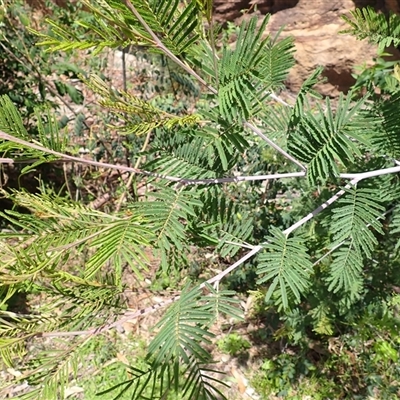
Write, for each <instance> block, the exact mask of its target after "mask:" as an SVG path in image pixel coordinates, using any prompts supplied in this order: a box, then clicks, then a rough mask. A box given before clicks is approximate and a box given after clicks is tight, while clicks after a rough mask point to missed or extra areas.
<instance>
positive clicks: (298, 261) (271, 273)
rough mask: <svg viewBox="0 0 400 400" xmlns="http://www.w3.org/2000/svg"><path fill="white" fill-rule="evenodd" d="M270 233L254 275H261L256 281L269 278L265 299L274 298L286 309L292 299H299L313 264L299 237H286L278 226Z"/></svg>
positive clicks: (307, 283)
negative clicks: (269, 283) (269, 282)
mask: <svg viewBox="0 0 400 400" xmlns="http://www.w3.org/2000/svg"><path fill="white" fill-rule="evenodd" d="M271 233H272V236H271V237H269V238H268V239H267V240H268V242H269V243H268V244H267V245H266V251H265V252H264V253H263V254H261V255H260V257H259V261H260V264H259V267H258V269H257V274H259V275H263V276H262V277H261V278H260V279H259V281H258V283H263V282H266V281H270V280H272V283H271V285H270V286H269V288H268V291H267V294H266V301H268V300H269V299H270V298H271V297H275V299H276V302H277V304H278V305H279V306H280V307H283V308H286V309H287V308H288V307H289V305H290V303H291V302H293V301H294V302H297V303H298V302H300V300H301V295H302V294H304V293H305V292H306V291H307V288H308V285H309V276H310V274H311V273H312V264H311V262H310V260H309V257H308V256H307V247H306V246H305V244H304V242H302V240H301V239H300V238H299V237H292V238H288V237H286V236H285V235H284V234H282V232H281V231H280V230H278V229H271Z"/></svg>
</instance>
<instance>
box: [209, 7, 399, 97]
mask: <svg viewBox="0 0 400 400" xmlns="http://www.w3.org/2000/svg"><path fill="white" fill-rule="evenodd" d="M399 3H400V0H312V1H310V0H264V1H263V0H250V1H247V2H246V1H244V0H231V1H229V0H225V1H224V2H222V1H220V0H215V2H214V5H215V15H216V19H217V20H218V21H220V22H222V21H226V20H228V19H238V20H240V19H242V18H248V15H250V13H251V12H252V10H254V6H255V5H257V10H258V11H257V13H258V14H265V13H272V14H273V15H272V17H271V20H270V22H269V25H268V27H267V30H268V32H266V33H269V34H271V35H274V34H276V32H277V31H278V30H279V29H280V28H281V27H282V26H285V28H284V30H283V32H282V37H285V36H287V35H291V36H293V37H294V38H295V46H296V53H295V58H296V66H295V67H294V68H293V69H292V70H291V72H290V74H289V78H288V81H287V86H288V88H289V89H291V90H293V91H294V92H296V91H297V90H298V89H299V88H300V86H301V84H302V83H303V82H304V80H305V79H306V78H307V77H308V76H309V75H310V73H311V72H312V71H314V70H315V68H316V67H317V66H318V65H322V66H323V67H324V72H323V75H324V76H325V77H326V83H324V84H320V85H319V87H318V90H319V91H320V93H321V94H323V95H327V96H330V97H335V96H337V95H338V94H339V92H346V91H347V90H348V89H349V87H350V86H351V85H352V84H353V83H354V82H355V79H354V78H353V76H352V74H353V73H354V67H355V66H357V65H361V64H364V63H366V64H367V65H368V64H372V62H373V58H374V57H375V56H376V46H373V45H370V44H368V42H367V41H359V40H356V39H355V38H354V37H353V36H351V35H343V34H339V31H341V30H343V29H346V27H347V24H346V23H345V22H344V21H343V19H342V18H341V16H342V15H348V14H349V11H350V10H354V9H355V8H356V7H365V6H368V5H369V6H373V7H375V8H376V9H377V10H380V11H382V12H388V11H392V12H400V4H399ZM235 7H236V8H235ZM243 9H249V10H250V11H249V13H245V14H243V12H241V10H243ZM392 51H393V52H394V53H395V56H397V57H399V52H398V51H397V50H395V49H392ZM399 58H400V57H399Z"/></svg>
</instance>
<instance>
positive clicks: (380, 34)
mask: <svg viewBox="0 0 400 400" xmlns="http://www.w3.org/2000/svg"><path fill="white" fill-rule="evenodd" d="M350 14H351V17H347V16H345V15H344V16H343V17H342V18H343V19H344V20H345V21H346V22H347V23H348V24H349V25H350V26H351V28H350V29H346V30H343V31H342V33H350V34H352V35H354V36H356V37H357V38H358V39H368V40H369V41H370V42H371V43H376V44H378V45H379V49H380V50H382V51H383V50H384V49H385V47H390V46H398V45H399V44H400V17H399V16H398V15H396V14H393V13H391V14H390V16H389V18H387V17H386V16H385V15H384V14H382V13H378V12H377V11H375V10H374V9H373V8H372V7H366V8H362V9H356V10H354V11H350Z"/></svg>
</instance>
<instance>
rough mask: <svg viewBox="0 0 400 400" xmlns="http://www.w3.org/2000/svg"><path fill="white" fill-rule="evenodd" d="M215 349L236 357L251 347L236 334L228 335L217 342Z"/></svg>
mask: <svg viewBox="0 0 400 400" xmlns="http://www.w3.org/2000/svg"><path fill="white" fill-rule="evenodd" d="M217 347H218V348H219V349H220V350H221V351H222V352H223V353H226V354H229V355H231V356H237V355H239V354H241V353H244V352H245V351H246V350H247V349H249V348H250V347H251V343H250V342H249V341H248V340H247V339H245V338H243V336H241V335H239V334H238V333H229V334H228V335H226V336H224V337H223V338H221V339H219V340H218V341H217Z"/></svg>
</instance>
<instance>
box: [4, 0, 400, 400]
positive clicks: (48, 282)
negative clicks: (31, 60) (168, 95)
mask: <svg viewBox="0 0 400 400" xmlns="http://www.w3.org/2000/svg"><path fill="white" fill-rule="evenodd" d="M85 4H86V6H87V7H88V9H90V11H91V13H92V14H93V19H92V20H91V22H90V23H89V22H85V21H82V22H81V23H80V26H81V27H82V32H83V33H84V32H87V33H88V35H87V36H85V35H84V34H82V33H81V34H79V35H77V34H76V33H75V31H72V32H71V31H69V30H67V29H64V28H63V27H62V26H61V25H58V24H57V23H56V22H54V21H51V20H50V21H49V24H50V25H51V27H52V32H51V34H49V35H43V34H41V33H37V35H38V36H39V43H37V44H38V45H40V46H47V48H48V49H50V50H51V51H54V52H57V51H64V52H68V51H87V50H88V49H90V51H91V56H92V57H94V56H96V54H98V53H99V52H100V51H102V49H104V48H105V47H111V48H120V47H126V46H128V45H133V46H135V47H136V48H138V47H141V48H145V49H146V51H147V52H148V53H149V54H150V53H154V54H162V55H163V56H164V57H166V58H167V59H168V61H169V63H171V65H172V66H173V69H174V73H175V74H177V75H179V76H180V77H181V78H180V80H181V82H184V83H185V85H186V87H195V88H197V89H196V90H198V95H197V97H196V101H195V105H194V107H190V108H188V109H187V110H186V111H185V110H181V111H180V112H179V113H175V114H173V113H171V112H170V110H168V111H166V108H165V107H164V105H163V101H162V99H160V98H156V99H150V100H149V99H144V98H141V97H139V96H137V95H136V94H135V93H133V92H129V91H120V90H116V89H115V88H111V87H109V85H108V84H107V83H106V82H105V81H103V80H101V79H100V78H99V77H97V76H93V75H92V76H86V77H85V76H81V79H82V81H83V82H85V83H86V85H87V86H88V87H89V88H91V89H92V90H93V91H94V92H95V93H96V94H97V95H98V96H99V98H100V102H99V103H100V105H101V106H103V107H104V108H105V109H107V110H110V111H111V112H113V113H114V114H115V116H116V119H115V121H116V123H115V125H113V126H110V127H109V128H110V129H114V130H116V131H117V132H118V133H119V135H120V138H121V141H126V142H127V143H128V142H129V140H130V139H129V138H130V137H132V135H134V136H135V137H136V138H137V140H142V141H143V144H145V145H144V146H143V147H142V149H143V150H142V151H141V152H137V153H136V154H132V159H131V162H132V165H135V166H134V167H131V166H128V165H126V166H123V165H116V164H107V163H105V162H102V161H95V160H92V159H90V158H85V159H83V158H82V157H79V156H78V155H75V154H71V152H69V151H68V143H66V140H65V137H66V135H65V134H64V132H62V131H59V130H58V124H57V123H56V120H55V116H53V115H52V114H51V113H50V112H49V113H47V114H46V115H44V113H43V111H40V112H39V111H38V112H37V114H36V117H37V129H38V132H39V136H38V137H35V138H32V137H31V136H30V135H29V133H28V132H27V130H26V129H25V127H24V125H23V123H22V120H21V117H20V115H19V112H18V110H17V109H16V107H15V106H14V105H13V104H12V102H11V101H10V99H9V98H8V97H7V96H3V97H2V98H1V100H0V101H1V104H0V139H1V142H0V148H1V154H2V158H1V161H2V162H3V163H18V162H21V161H23V162H25V163H26V162H27V161H31V163H30V164H29V163H28V164H27V167H26V168H25V169H24V170H23V172H26V171H28V170H29V171H32V170H33V169H34V167H35V166H37V165H38V164H40V163H48V162H55V161H57V162H63V163H70V162H75V163H84V164H86V165H90V166H92V167H98V168H100V169H102V170H106V169H116V170H119V171H124V172H129V173H130V174H132V176H135V177H136V181H135V180H132V181H130V183H132V182H137V181H138V180H139V179H140V180H141V181H142V182H144V183H145V185H143V187H145V188H146V191H145V193H144V194H142V195H137V196H128V197H127V201H123V202H122V203H121V204H120V207H118V208H117V209H116V210H115V211H114V212H112V213H105V212H102V211H100V210H98V209H95V208H93V207H90V205H89V204H85V202H84V201H80V202H75V201H72V200H68V199H67V198H66V197H63V196H61V195H59V194H55V193H53V192H52V191H51V190H49V189H48V188H45V187H43V186H42V187H40V191H39V192H37V193H34V194H31V193H27V192H26V191H24V190H9V191H4V190H3V191H2V195H3V196H5V197H7V198H8V199H10V200H12V202H13V203H14V205H15V206H16V208H14V209H13V210H9V211H5V212H2V213H1V216H2V217H3V218H5V219H6V220H7V221H8V224H9V229H8V230H6V231H4V232H3V233H2V236H1V242H0V252H1V261H2V262H1V280H2V288H3V299H4V302H6V301H7V299H8V298H9V297H10V296H12V295H13V294H14V293H15V292H16V291H21V290H31V291H34V292H35V293H39V294H41V295H42V296H43V303H42V304H41V306H40V308H38V309H35V310H34V312H32V313H29V314H18V313H12V312H8V311H3V312H2V319H1V352H2V356H3V360H4V362H5V363H6V364H8V365H10V366H11V365H13V363H14V362H16V361H17V356H19V357H24V356H25V357H26V355H25V352H26V347H25V343H26V342H27V341H28V340H29V341H31V342H32V341H33V342H35V341H36V342H38V341H40V340H43V338H45V339H46V340H49V339H51V338H52V339H53V340H54V339H57V346H56V347H55V348H54V349H48V348H47V349H46V351H43V352H38V353H37V354H36V355H35V359H34V360H31V359H30V358H29V357H28V361H27V362H26V363H25V371H24V374H23V375H22V376H21V377H20V378H19V379H20V380H25V379H28V382H29V384H30V385H31V386H30V391H29V393H27V394H26V398H43V399H53V398H63V396H64V390H65V386H66V385H67V383H68V382H69V379H70V374H71V372H73V373H75V374H76V373H77V369H78V368H77V365H78V364H79V362H82V361H83V360H81V356H80V348H81V346H83V345H85V344H86V343H87V342H88V341H90V340H92V338H94V337H95V336H96V335H99V334H101V333H102V332H105V331H107V330H111V329H113V328H115V327H118V326H121V325H122V324H123V323H124V322H125V321H128V320H133V319H135V318H138V317H140V316H142V315H144V314H146V313H149V312H151V311H152V308H150V309H146V310H138V311H126V306H125V305H124V303H123V301H122V298H121V295H122V294H123V293H124V291H125V290H126V288H125V286H124V281H123V269H124V268H126V267H128V268H130V269H131V270H132V273H133V274H134V275H135V277H136V278H137V280H138V281H140V280H143V279H144V278H143V276H144V274H145V273H146V271H147V269H148V265H149V264H148V259H147V254H148V250H149V249H152V251H154V254H155V256H156V259H157V260H159V261H160V262H159V271H158V274H159V276H160V275H162V274H169V275H175V276H179V274H182V276H183V275H184V273H183V272H184V270H185V268H187V267H188V265H189V264H190V262H191V257H192V253H193V249H199V248H206V249H207V251H208V252H212V251H213V252H215V254H216V255H218V258H219V260H223V263H221V264H222V265H225V266H226V265H227V263H228V262H230V265H228V266H226V268H225V269H223V270H222V272H219V273H217V274H214V275H211V276H210V275H209V276H210V277H209V276H207V278H205V279H203V282H197V281H195V282H189V281H186V283H185V284H181V285H180V286H181V288H182V290H181V293H180V295H179V296H175V297H171V298H170V299H169V300H168V301H166V302H164V303H163V304H162V306H166V307H167V306H168V308H167V309H166V311H165V314H164V316H163V317H162V318H161V320H160V321H159V323H158V324H157V326H156V328H157V330H156V335H155V337H154V338H153V340H152V341H151V343H150V344H149V346H148V356H147V362H148V365H147V367H146V368H138V367H136V366H132V367H130V373H131V375H130V379H128V380H127V381H125V382H123V383H121V384H118V385H117V386H115V387H114V388H110V392H113V393H115V396H117V395H118V394H121V395H122V393H130V394H131V398H134V399H139V398H166V396H167V395H168V393H169V392H173V391H177V392H178V391H179V392H180V393H181V396H182V398H187V399H216V398H219V396H221V397H223V393H224V388H223V386H221V384H223V378H222V377H221V378H220V379H217V378H215V373H216V372H217V371H213V369H212V368H210V364H211V362H212V359H211V358H210V353H209V351H206V350H205V347H206V346H207V345H208V344H210V343H211V342H212V338H213V334H212V333H211V331H210V329H211V327H212V325H213V324H214V323H215V322H216V321H218V319H219V318H220V317H221V315H224V314H227V315H228V316H231V317H235V318H241V311H240V308H239V306H238V304H237V300H236V299H235V298H234V296H233V295H234V293H233V292H232V291H228V290H223V289H222V288H220V284H221V285H222V284H223V280H224V278H225V277H227V276H229V275H232V274H235V273H237V272H240V271H248V269H249V268H250V267H249V265H250V266H251V268H254V269H255V273H256V276H257V278H256V280H255V281H254V286H255V289H256V290H258V291H259V292H262V293H264V294H265V296H264V301H265V304H266V305H268V306H269V307H274V308H275V309H276V310H277V312H279V313H280V315H281V316H282V319H283V320H287V321H295V320H296V316H297V317H298V318H297V320H302V319H305V318H307V319H308V320H309V321H310V322H309V323H310V325H311V326H312V328H313V329H314V331H315V332H316V333H317V334H321V335H329V334H332V332H333V331H334V329H335V317H337V316H340V315H345V314H346V313H347V312H349V311H350V310H352V308H353V307H355V306H356V305H357V304H360V302H362V301H364V300H365V296H366V295H367V293H369V292H370V287H371V285H372V286H373V285H374V284H375V283H376V282H377V281H378V280H379V282H381V279H382V276H383V273H382V272H383V269H385V268H387V271H386V272H387V274H389V276H390V278H388V275H387V279H386V280H385V281H384V285H386V286H384V288H385V290H387V291H389V292H390V291H391V290H392V289H391V285H395V284H398V281H399V278H398V274H397V278H396V274H395V273H394V272H395V269H394V268H395V266H396V265H397V264H396V262H397V260H398V246H397V245H396V244H395V241H396V238H397V235H398V233H399V231H400V212H399V211H400V209H399V207H398V205H397V203H398V198H399V183H398V177H397V176H398V175H397V174H398V172H400V165H399V164H400V162H399V161H397V159H398V158H399V156H400V136H399V134H398V132H399V127H400V126H399V125H400V122H399V118H398V112H399V109H400V91H399V88H398V86H397V87H396V88H395V89H394V90H393V92H392V93H390V94H388V95H386V96H384V97H380V98H379V97H377V96H375V94H374V93H373V92H372V91H371V92H367V93H366V94H365V95H363V96H361V97H360V96H357V95H356V93H353V92H350V93H348V94H347V95H341V96H340V97H339V100H338V102H337V103H335V104H333V102H332V101H331V100H329V99H328V98H327V99H325V100H322V99H321V98H320V97H319V96H318V95H317V93H316V92H315V91H314V90H313V86H314V85H315V84H316V83H317V82H318V81H319V79H320V75H321V72H322V69H321V68H319V69H317V70H316V71H315V72H314V73H313V74H312V75H311V76H310V77H308V78H307V79H306V80H305V82H304V84H303V86H302V88H301V90H300V91H299V93H298V94H297V97H296V100H295V102H294V104H292V105H290V104H288V103H287V102H285V101H283V100H282V99H281V98H280V97H279V95H278V93H279V91H280V90H281V89H282V88H283V87H284V81H285V79H286V77H287V74H288V72H289V70H290V68H291V67H292V66H293V65H294V59H293V51H294V48H293V43H292V40H291V39H290V38H285V39H280V38H279V36H278V35H277V36H274V37H271V36H268V35H267V34H266V29H267V24H268V20H269V16H266V17H265V18H264V19H263V20H262V21H261V22H260V23H258V22H259V21H258V20H257V19H256V18H255V17H254V18H249V19H246V20H244V22H242V24H241V26H240V28H238V29H237V31H236V32H235V33H236V42H235V44H234V45H231V44H229V43H227V42H223V43H222V45H221V43H220V42H219V39H218V38H220V36H218V35H219V32H218V29H217V28H216V27H215V24H214V23H213V18H212V2H211V1H210V0H196V1H194V0H192V1H190V0H187V1H184V2H182V1H179V0H168V1H165V0H97V1H91V2H90V3H89V2H86V3H85ZM382 18H383V17H380V16H379V17H377V15H376V14H374V13H373V12H372V11H371V10H369V11H368V12H364V13H362V12H356V13H353V15H352V18H351V19H348V21H349V22H350V23H351V26H352V29H351V33H354V34H356V35H359V36H361V37H362V38H364V37H366V38H370V39H373V40H374V41H375V42H377V43H379V44H381V45H383V46H386V45H388V44H389V43H394V44H398V43H399V41H400V33H399V29H400V22H399V20H398V18H397V17H391V19H390V20H389V21H388V20H386V19H382ZM366 21H367V22H368V23H366ZM374 21H377V23H373V22H374ZM385 24H386V25H385ZM223 37H225V36H223ZM85 38H86V39H85ZM217 43H218V46H217ZM310 99H312V101H310ZM188 110H192V111H188ZM249 193H251V194H252V195H253V198H252V200H251V201H249ZM254 195H257V197H258V198H257V200H254ZM383 237H384V238H385V241H386V242H385V243H392V245H391V246H389V245H388V248H387V252H386V253H385V256H384V257H377V256H376V254H377V252H379V254H382V248H381V247H380V244H379V242H378V238H381V239H382V238H383ZM199 254H201V252H200V253H199ZM83 258H84V260H85V261H84V263H82V259H83ZM389 266H390V268H389ZM243 276H244V278H243V279H247V278H248V276H249V275H246V274H244V275H243ZM248 279H250V278H248ZM389 279H393V280H392V281H391V282H390V281H389ZM396 279H397V281H396ZM299 332H300V336H301V331H299V330H298V326H296V323H295V322H293V323H292V326H291V331H290V330H289V331H287V336H291V337H292V338H293V337H294V338H296V337H297V340H299V338H300V336H296V334H299Z"/></svg>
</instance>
